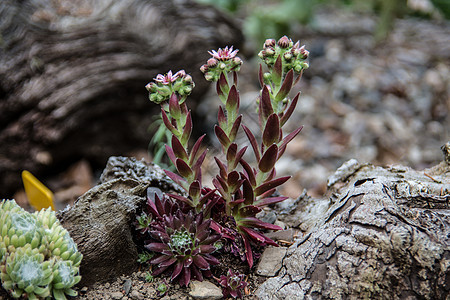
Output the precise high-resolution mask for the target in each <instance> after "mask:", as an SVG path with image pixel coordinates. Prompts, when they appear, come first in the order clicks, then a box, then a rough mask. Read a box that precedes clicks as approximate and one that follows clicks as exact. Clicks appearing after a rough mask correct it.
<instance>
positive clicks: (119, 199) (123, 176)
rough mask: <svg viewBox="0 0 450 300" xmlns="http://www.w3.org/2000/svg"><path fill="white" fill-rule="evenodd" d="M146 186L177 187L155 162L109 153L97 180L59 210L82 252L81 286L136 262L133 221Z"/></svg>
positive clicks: (129, 269) (123, 271) (125, 271)
mask: <svg viewBox="0 0 450 300" xmlns="http://www.w3.org/2000/svg"><path fill="white" fill-rule="evenodd" d="M148 187H154V188H157V189H161V190H162V191H171V192H174V191H178V190H179V189H180V187H178V186H176V185H175V184H172V183H171V181H170V179H169V178H168V177H167V176H166V175H165V174H164V171H163V170H162V169H161V168H159V167H158V166H156V165H152V164H146V163H145V162H143V161H138V160H136V159H134V158H125V157H111V158H110V159H109V161H108V164H107V166H106V168H105V170H104V171H103V174H102V176H101V183H100V184H99V185H97V186H95V187H94V188H92V189H91V190H89V191H88V192H87V193H86V194H84V195H82V196H81V197H79V198H78V199H77V201H76V202H75V203H74V205H73V206H72V207H68V208H66V209H65V210H63V211H62V212H60V213H59V215H58V217H59V219H60V221H61V224H62V226H64V228H66V229H67V230H68V231H69V233H70V235H71V237H72V238H73V239H74V241H75V242H76V243H77V245H78V250H79V251H80V252H81V253H82V254H83V260H82V262H81V266H80V273H81V276H82V279H81V283H80V285H81V286H83V285H84V286H90V285H92V284H94V283H96V282H104V281H109V280H113V279H115V278H117V277H118V276H120V275H123V274H131V273H132V272H133V271H135V270H136V269H137V268H138V267H139V264H138V263H137V259H138V249H137V247H136V244H135V243H134V241H133V236H134V222H135V220H136V214H137V213H139V212H140V210H141V208H142V206H143V205H144V204H145V202H146V200H147V197H146V195H147V189H148Z"/></svg>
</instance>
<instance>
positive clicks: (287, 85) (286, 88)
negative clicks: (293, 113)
mask: <svg viewBox="0 0 450 300" xmlns="http://www.w3.org/2000/svg"><path fill="white" fill-rule="evenodd" d="M293 81H294V70H292V69H291V70H290V71H289V72H288V73H287V74H286V77H285V78H284V81H283V85H281V88H280V90H279V91H278V94H277V95H276V96H275V100H276V101H277V102H280V101H282V100H283V99H284V98H286V96H287V95H288V94H289V92H290V91H291V88H292V82H293Z"/></svg>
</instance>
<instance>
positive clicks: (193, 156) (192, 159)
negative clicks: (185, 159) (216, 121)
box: [189, 134, 206, 166]
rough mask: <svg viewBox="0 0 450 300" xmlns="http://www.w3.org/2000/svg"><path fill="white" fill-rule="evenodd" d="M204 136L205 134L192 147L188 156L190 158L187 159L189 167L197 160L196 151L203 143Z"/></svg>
mask: <svg viewBox="0 0 450 300" xmlns="http://www.w3.org/2000/svg"><path fill="white" fill-rule="evenodd" d="M205 135H206V134H204V135H202V136H201V137H199V138H198V139H197V141H196V142H195V144H194V146H193V147H192V150H191V154H190V157H189V164H190V165H191V166H192V165H193V164H194V163H195V161H196V159H197V157H196V156H197V153H198V150H199V149H200V146H201V144H202V141H203V138H204V137H205Z"/></svg>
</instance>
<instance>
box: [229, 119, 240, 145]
mask: <svg viewBox="0 0 450 300" xmlns="http://www.w3.org/2000/svg"><path fill="white" fill-rule="evenodd" d="M241 121H242V115H239V116H238V117H237V118H236V120H235V121H234V123H233V126H232V127H231V130H230V140H232V141H234V139H235V138H236V135H237V132H238V130H239V126H241Z"/></svg>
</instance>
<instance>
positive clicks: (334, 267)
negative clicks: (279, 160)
mask: <svg viewBox="0 0 450 300" xmlns="http://www.w3.org/2000/svg"><path fill="white" fill-rule="evenodd" d="M443 150H444V152H445V153H446V161H444V162H442V163H441V164H440V165H438V166H436V167H434V168H432V169H429V170H424V171H414V170H411V169H409V168H407V167H403V166H392V167H386V168H383V167H377V166H373V165H370V164H359V163H357V162H356V161H355V160H351V161H349V162H347V163H346V164H344V165H343V166H342V167H341V168H339V169H338V170H337V172H336V173H335V175H333V176H332V177H331V178H330V180H329V182H328V187H329V190H328V196H327V198H326V199H328V203H329V209H328V210H327V211H326V212H325V213H324V214H320V215H316V216H315V217H316V222H315V223H314V224H313V225H310V226H309V228H308V231H307V232H306V233H305V235H304V236H303V237H302V238H300V239H299V240H297V241H296V242H295V243H294V244H293V245H292V246H291V247H290V248H289V249H288V251H287V254H286V256H285V258H284V259H283V267H282V269H281V270H280V271H279V273H278V274H277V276H275V277H272V278H269V279H268V280H266V281H265V282H264V283H263V284H262V285H261V286H260V287H259V289H258V291H257V292H256V294H257V296H258V297H259V298H261V299H448V298H447V297H448V295H449V292H450V210H449V207H450V180H449V178H450V176H449V175H450V165H449V157H450V156H449V153H450V143H447V145H446V146H444V147H443ZM318 203H321V202H320V201H319V202H318ZM313 208H314V203H312V204H311V202H310V204H309V205H306V204H305V205H303V203H301V202H300V203H299V209H300V210H302V211H305V210H309V211H314V209H313ZM297 215H302V214H301V213H297ZM309 217H311V216H309ZM301 221H302V220H299V222H301ZM306 221H307V222H308V220H306ZM309 224H312V223H309Z"/></svg>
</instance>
